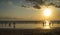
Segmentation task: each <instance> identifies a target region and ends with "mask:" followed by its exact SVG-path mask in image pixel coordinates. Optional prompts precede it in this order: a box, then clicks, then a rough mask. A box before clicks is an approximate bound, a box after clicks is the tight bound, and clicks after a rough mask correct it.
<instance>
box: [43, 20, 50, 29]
mask: <svg viewBox="0 0 60 35" xmlns="http://www.w3.org/2000/svg"><path fill="white" fill-rule="evenodd" d="M43 28H44V29H50V23H49V21H45V23H44V27H43Z"/></svg>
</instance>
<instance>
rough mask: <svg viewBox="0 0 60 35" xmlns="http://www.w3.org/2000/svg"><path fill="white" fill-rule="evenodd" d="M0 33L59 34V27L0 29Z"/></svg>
mask: <svg viewBox="0 0 60 35" xmlns="http://www.w3.org/2000/svg"><path fill="white" fill-rule="evenodd" d="M0 35H60V29H59V28H56V29H2V28H1V29H0Z"/></svg>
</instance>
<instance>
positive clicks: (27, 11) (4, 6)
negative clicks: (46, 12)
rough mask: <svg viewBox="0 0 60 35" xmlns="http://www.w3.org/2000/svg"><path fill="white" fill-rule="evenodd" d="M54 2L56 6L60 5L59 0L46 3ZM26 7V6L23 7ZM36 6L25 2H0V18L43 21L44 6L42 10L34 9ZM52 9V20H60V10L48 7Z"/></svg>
mask: <svg viewBox="0 0 60 35" xmlns="http://www.w3.org/2000/svg"><path fill="white" fill-rule="evenodd" d="M49 2H53V3H54V4H55V5H60V1H59V0H48V1H46V2H45V3H49ZM21 5H25V6H23V7H22V6H21ZM33 5H34V4H31V3H30V2H27V1H25V0H0V17H9V18H20V19H23V20H42V19H44V18H45V17H44V16H43V11H42V10H43V8H44V7H45V6H44V5H41V9H36V8H33ZM48 7H49V8H51V9H52V15H51V16H49V18H50V19H51V20H60V8H57V7H54V6H48Z"/></svg>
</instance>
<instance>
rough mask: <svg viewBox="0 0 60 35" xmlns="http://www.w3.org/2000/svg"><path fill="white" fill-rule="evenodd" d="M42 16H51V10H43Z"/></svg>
mask: <svg viewBox="0 0 60 35" xmlns="http://www.w3.org/2000/svg"><path fill="white" fill-rule="evenodd" d="M43 14H44V16H50V15H51V9H50V8H45V9H44V10H43Z"/></svg>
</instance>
